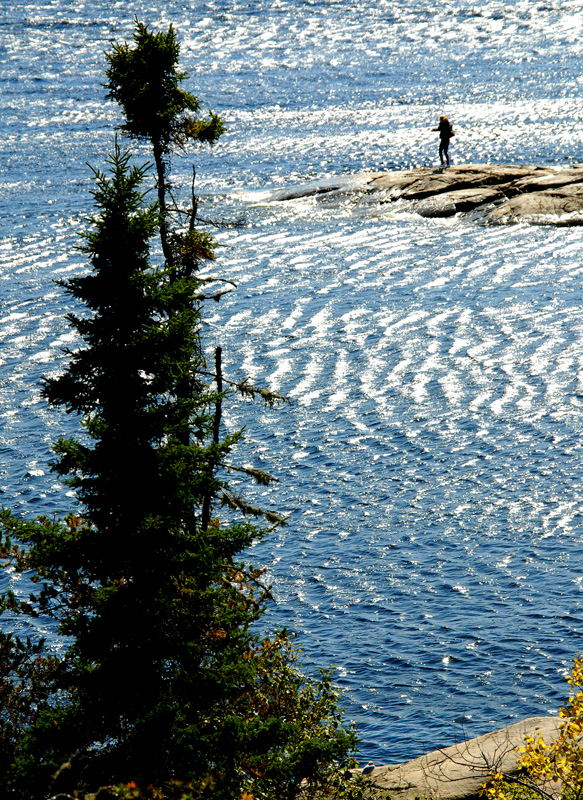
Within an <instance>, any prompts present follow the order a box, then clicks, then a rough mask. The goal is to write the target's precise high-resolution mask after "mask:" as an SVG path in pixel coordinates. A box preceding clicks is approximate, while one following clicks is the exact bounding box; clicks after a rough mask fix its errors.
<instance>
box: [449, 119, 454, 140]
mask: <svg viewBox="0 0 583 800" xmlns="http://www.w3.org/2000/svg"><path fill="white" fill-rule="evenodd" d="M449 135H450V137H451V136H455V133H454V130H453V128H452V125H451V122H450V123H449Z"/></svg>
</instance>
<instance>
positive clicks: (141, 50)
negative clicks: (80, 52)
mask: <svg viewBox="0 0 583 800" xmlns="http://www.w3.org/2000/svg"><path fill="white" fill-rule="evenodd" d="M134 43H135V47H133V48H131V47H129V45H128V44H127V43H125V42H124V43H122V44H114V46H113V49H112V51H111V53H107V54H106V56H107V60H108V62H109V67H108V69H107V71H106V75H107V78H108V84H107V88H108V89H109V91H108V95H107V96H108V97H111V98H112V99H113V100H115V101H116V102H117V103H119V104H120V106H121V107H122V109H123V112H124V114H125V117H126V122H125V123H124V125H123V126H122V127H123V129H124V130H125V131H127V133H129V134H130V135H131V136H135V137H137V138H142V139H147V140H150V141H152V142H155V143H157V144H158V145H159V146H160V148H161V150H162V152H164V153H167V152H169V150H170V147H171V145H178V146H183V145H184V144H185V143H186V142H187V141H189V140H193V141H199V142H206V143H210V144H212V143H213V142H215V141H216V140H217V139H218V138H219V136H220V135H221V133H223V131H224V125H223V122H222V120H221V119H220V117H218V116H217V115H216V114H212V113H211V114H210V116H209V118H208V119H206V120H204V119H199V118H197V117H193V116H189V115H188V114H187V113H186V112H193V113H195V114H196V113H198V112H199V111H200V108H201V104H200V101H199V100H198V99H197V98H196V97H195V96H194V95H193V94H191V93H190V92H187V91H186V90H184V89H182V88H181V86H180V84H181V83H182V82H183V81H184V80H185V79H186V78H187V77H188V75H187V73H186V72H183V71H181V70H179V69H178V67H177V64H178V58H179V54H180V45H179V44H178V41H177V40H176V36H175V34H174V29H173V28H172V25H171V26H170V27H169V29H168V31H167V32H166V33H165V32H164V31H159V32H158V33H152V32H151V31H149V30H148V27H147V26H146V25H144V24H143V23H141V22H138V21H137V22H136V32H135V33H134Z"/></svg>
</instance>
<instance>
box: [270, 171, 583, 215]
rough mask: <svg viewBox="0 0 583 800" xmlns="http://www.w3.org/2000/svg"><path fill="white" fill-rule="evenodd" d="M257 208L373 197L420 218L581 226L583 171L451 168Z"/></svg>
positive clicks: (336, 187)
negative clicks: (312, 200)
mask: <svg viewBox="0 0 583 800" xmlns="http://www.w3.org/2000/svg"><path fill="white" fill-rule="evenodd" d="M259 194H260V198H259V201H258V202H259V204H262V203H273V202H282V201H286V200H297V199H299V198H304V197H315V198H316V199H317V200H318V201H324V202H329V201H331V200H332V201H334V200H336V199H338V198H339V197H340V198H345V197H346V196H349V197H352V198H355V200H356V202H357V203H359V202H361V201H362V199H363V197H366V196H368V197H370V196H373V197H374V199H375V200H378V201H379V202H380V203H381V204H387V205H391V204H393V203H396V202H397V201H399V202H400V206H401V208H402V204H403V203H406V204H407V205H406V206H405V208H406V210H411V211H413V212H414V213H416V214H419V215H420V216H422V217H429V218H439V217H451V216H454V215H455V214H468V213H471V214H472V218H473V219H475V220H476V221H478V222H481V223H482V224H485V225H509V224H515V223H528V224H530V225H552V226H555V227H556V226H571V225H583V167H576V168H565V169H561V168H559V167H541V166H536V165H534V166H528V165H513V164H456V165H455V166H451V167H440V168H438V169H432V168H430V167H419V168H417V169H411V170H404V171H400V172H361V173H357V174H353V175H338V176H335V177H331V178H324V179H321V180H314V181H310V182H309V183H305V184H302V185H299V186H298V185H296V186H288V187H285V188H283V189H276V190H273V191H268V192H264V193H259Z"/></svg>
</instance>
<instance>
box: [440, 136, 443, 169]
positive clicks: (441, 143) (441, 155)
mask: <svg viewBox="0 0 583 800" xmlns="http://www.w3.org/2000/svg"><path fill="white" fill-rule="evenodd" d="M443 152H444V146H443V139H441V140H440V142H439V160H440V161H441V166H443Z"/></svg>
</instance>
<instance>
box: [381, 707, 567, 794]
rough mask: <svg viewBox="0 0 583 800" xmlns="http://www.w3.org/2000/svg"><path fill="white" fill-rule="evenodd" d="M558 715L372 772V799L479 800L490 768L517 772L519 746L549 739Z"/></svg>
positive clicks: (558, 721) (533, 719) (553, 734)
mask: <svg viewBox="0 0 583 800" xmlns="http://www.w3.org/2000/svg"><path fill="white" fill-rule="evenodd" d="M561 721H562V720H561V719H560V718H559V717H529V718H528V719H525V720H522V721H521V722H516V723H515V724H514V725H510V726H508V727H507V728H502V729H501V730H497V731H494V732H492V733H486V734H484V735H483V736H478V737H476V738H475V739H470V740H469V741H467V742H463V743H461V744H454V745H452V746H451V747H445V748H443V749H442V750H435V751H434V752H432V753H428V754H427V755H424V756H421V757H420V758H415V759H414V760H413V761H407V762H406V763H404V764H393V765H389V766H384V767H375V768H374V769H373V770H372V772H369V773H368V775H367V778H369V779H370V798H379V800H380V798H384V797H386V796H387V794H388V795H390V797H391V798H392V800H415V798H439V800H478V798H479V797H480V792H481V788H482V786H483V785H484V783H486V782H487V780H488V778H489V775H490V772H491V770H495V771H497V772H501V773H503V774H504V775H507V776H508V775H513V774H516V773H517V772H518V766H517V761H516V757H517V754H516V749H517V748H519V747H522V746H524V740H525V737H526V736H532V737H534V738H536V737H537V736H538V734H539V733H540V734H542V736H543V738H544V739H545V741H546V742H547V743H549V742H551V741H552V740H553V739H554V738H555V737H556V736H557V734H558V731H559V725H560V724H561Z"/></svg>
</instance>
